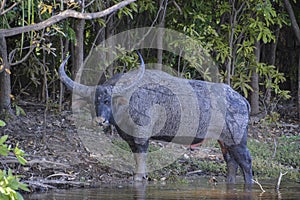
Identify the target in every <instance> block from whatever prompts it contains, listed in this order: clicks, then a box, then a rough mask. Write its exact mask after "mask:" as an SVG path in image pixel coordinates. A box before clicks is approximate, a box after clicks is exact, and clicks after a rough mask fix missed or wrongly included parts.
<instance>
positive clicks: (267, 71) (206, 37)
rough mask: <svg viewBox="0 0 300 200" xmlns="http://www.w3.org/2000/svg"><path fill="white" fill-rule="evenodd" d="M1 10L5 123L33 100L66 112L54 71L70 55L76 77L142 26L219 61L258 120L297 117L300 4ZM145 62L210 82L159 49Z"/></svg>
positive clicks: (89, 2) (168, 1)
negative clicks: (178, 36)
mask: <svg viewBox="0 0 300 200" xmlns="http://www.w3.org/2000/svg"><path fill="white" fill-rule="evenodd" d="M0 6H1V7H0V18H1V19H0V47H1V48H0V53H1V54H0V109H1V113H2V114H3V115H0V116H1V118H0V119H2V120H3V119H4V118H5V113H7V112H9V113H16V114H20V113H22V112H24V110H23V109H22V105H26V104H31V103H32V104H35V105H39V104H40V105H44V104H45V105H46V106H45V110H48V109H57V110H62V109H64V108H63V107H62V105H63V104H62V102H63V98H64V97H66V95H65V94H64V90H63V85H62V84H61V83H60V81H59V77H58V73H57V69H58V67H59V65H60V63H61V62H62V60H63V59H64V58H65V57H66V55H67V54H70V55H71V62H69V63H71V65H70V66H69V68H68V69H70V74H72V76H73V77H74V76H75V75H76V73H77V71H78V68H79V66H80V65H81V64H82V63H83V62H84V59H85V58H86V57H87V55H88V54H89V52H90V51H91V49H92V48H94V47H95V46H97V45H98V44H100V43H101V42H102V41H103V40H105V39H107V38H109V37H111V36H113V35H115V34H117V33H120V32H122V31H126V30H129V29H134V28H138V27H163V28H169V29H173V30H176V31H178V32H181V33H184V34H185V35H188V36H190V37H191V38H193V39H194V40H197V41H199V42H200V43H201V44H202V46H203V47H205V48H206V49H207V50H208V51H209V53H210V54H211V55H212V57H213V58H214V60H215V62H216V63H217V65H218V67H219V70H220V72H221V76H220V81H221V82H224V83H227V84H229V85H231V86H232V87H233V88H234V89H235V90H237V91H239V92H240V93H241V94H242V95H244V96H245V97H246V98H247V99H248V100H249V101H250V103H251V107H252V114H253V115H260V116H262V117H266V116H268V117H269V118H270V119H274V120H276V119H277V118H278V117H279V116H281V117H284V116H287V117H296V116H298V117H299V118H300V86H299V85H300V84H299V82H300V72H299V71H300V48H299V47H300V30H299V23H300V1H296V0H284V1H280V0H274V1H271V0H251V1H241V0H229V1H222V0H213V1H199V0H191V1H183V0H156V1H150V0H138V1H134V0H131V1H130V0H127V1H118V0H114V1H113V0H109V1H101V0H86V1H85V0H82V1H74V0H73V1H72V0H70V1H66V0H54V1H53V0H52V1H40V0H25V1H21V0H11V1H5V0H2V1H1V5H0ZM163 34H164V33H163V32H162V33H161V35H162V36H163ZM157 42H158V44H157V45H158V46H159V45H160V44H159V42H160V41H159V40H158V41H157ZM119 50H120V49H119ZM143 56H144V59H145V60H146V62H152V63H158V64H164V65H168V66H170V67H172V68H174V70H176V71H178V72H179V74H180V75H181V76H182V77H185V78H193V79H203V78H205V79H209V74H207V77H203V74H202V77H201V76H200V74H199V73H198V72H197V69H199V67H200V68H201V63H189V62H187V61H185V60H182V59H181V58H180V56H177V55H173V54H171V53H169V52H165V51H162V50H157V49H147V50H143ZM133 58H134V55H133V54H130V53H128V52H124V56H123V57H122V58H120V60H119V62H116V63H115V64H116V65H115V66H113V67H112V68H111V69H109V70H108V72H107V75H108V76H111V75H112V74H113V73H114V72H116V71H118V69H119V68H120V66H121V67H123V66H124V65H126V66H128V69H130V66H132V65H134V64H135V62H136V61H135V59H133ZM204 75H205V73H204ZM286 111H288V112H286ZM25 112H26V111H25ZM297 113H298V114H297Z"/></svg>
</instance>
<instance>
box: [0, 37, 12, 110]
mask: <svg viewBox="0 0 300 200" xmlns="http://www.w3.org/2000/svg"><path fill="white" fill-rule="evenodd" d="M0 52H1V57H2V62H3V70H2V71H0V113H1V112H2V111H9V112H10V111H11V101H10V95H11V81H10V65H9V63H8V60H7V46H6V39H5V37H0Z"/></svg>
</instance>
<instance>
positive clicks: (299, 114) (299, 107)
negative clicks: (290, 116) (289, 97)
mask: <svg viewBox="0 0 300 200" xmlns="http://www.w3.org/2000/svg"><path fill="white" fill-rule="evenodd" d="M298 117H299V119H300V52H299V61H298Z"/></svg>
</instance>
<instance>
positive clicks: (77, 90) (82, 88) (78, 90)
mask: <svg viewBox="0 0 300 200" xmlns="http://www.w3.org/2000/svg"><path fill="white" fill-rule="evenodd" d="M69 58H70V56H68V57H67V58H66V59H65V60H64V61H63V62H62V63H61V65H60V67H59V71H58V72H59V77H60V80H61V81H62V82H63V83H64V84H65V85H66V86H67V88H68V89H69V90H71V91H72V92H73V93H74V94H77V95H79V96H82V97H87V98H92V94H93V92H94V91H95V87H93V86H86V85H82V84H80V83H77V82H75V81H73V80H72V79H71V78H70V77H69V76H68V75H67V74H66V72H65V65H66V63H67V61H68V59H69Z"/></svg>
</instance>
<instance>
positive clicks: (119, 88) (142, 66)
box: [114, 51, 145, 92]
mask: <svg viewBox="0 0 300 200" xmlns="http://www.w3.org/2000/svg"><path fill="white" fill-rule="evenodd" d="M136 52H137V54H138V56H139V58H140V61H141V67H140V69H139V71H140V72H139V73H138V74H137V79H136V80H135V81H133V82H132V83H131V84H129V85H127V86H125V87H124V86H122V87H120V86H119V87H117V88H114V91H115V92H121V91H124V90H128V89H130V88H131V87H133V86H135V85H136V84H137V83H138V82H139V81H140V80H141V79H142V78H143V76H144V74H145V63H144V60H143V57H142V55H141V54H140V52H139V51H136Z"/></svg>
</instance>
